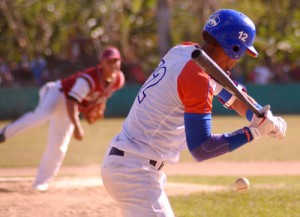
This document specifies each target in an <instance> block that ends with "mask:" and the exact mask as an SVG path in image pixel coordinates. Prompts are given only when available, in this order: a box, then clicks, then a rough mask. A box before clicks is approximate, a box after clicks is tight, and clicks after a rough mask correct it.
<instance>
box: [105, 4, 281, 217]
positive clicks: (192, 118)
mask: <svg viewBox="0 0 300 217" xmlns="http://www.w3.org/2000/svg"><path fill="white" fill-rule="evenodd" d="M255 35H256V30H255V26H254V24H253V22H252V21H251V20H250V19H249V18H248V17H247V16H245V15H244V14H242V13H240V12H238V11H235V10H230V9H224V10H219V11H217V12H215V13H214V14H212V15H211V16H210V18H209V20H208V21H207V23H206V24H205V27H204V29H203V36H204V44H203V46H201V48H202V49H203V50H204V51H205V52H206V53H207V54H208V55H209V56H210V57H211V58H212V59H213V60H214V61H215V62H216V63H217V64H218V65H219V66H220V67H221V68H222V69H223V70H225V71H227V70H230V69H232V68H233V67H234V66H235V64H236V63H237V61H238V60H239V59H240V58H241V57H242V56H243V55H244V54H245V53H247V54H249V55H250V56H252V57H256V56H257V55H258V53H257V51H256V50H255V48H254V47H253V42H254V40H255ZM198 47H199V45H198V44H196V43H184V44H181V45H177V46H175V47H174V48H172V49H171V50H170V51H169V52H168V53H167V54H166V55H165V56H164V57H163V58H162V60H161V61H160V63H159V64H158V66H157V68H156V69H155V71H154V72H153V74H152V75H151V76H150V77H149V78H148V80H147V81H146V82H145V84H144V85H143V86H142V88H141V89H140V91H139V93H138V95H137V97H136V99H135V101H134V103H133V106H132V108H131V110H130V112H129V114H128V117H127V118H126V120H125V122H124V124H123V129H122V131H121V132H120V133H119V134H118V135H117V136H116V137H115V138H114V139H113V140H112V142H111V144H110V146H109V148H108V151H107V153H106V156H105V158H104V160H103V163H102V169H101V171H102V179H103V183H104V186H105V188H106V190H107V192H108V193H109V195H110V196H111V197H112V198H113V199H114V200H115V201H116V203H117V205H118V207H119V208H120V209H121V212H122V214H123V216H126V217H134V216H136V217H138V216H144V217H146V216H147V217H149V216H160V217H162V216H167V217H172V216H174V214H173V211H172V208H171V206H170V203H169V201H168V198H167V196H166V194H165V192H164V190H163V188H164V185H165V181H166V177H165V174H164V173H163V172H162V170H161V169H162V167H163V165H164V164H165V163H175V162H177V161H178V160H179V156H180V153H181V151H182V150H184V149H186V148H188V150H189V151H190V153H191V155H192V156H193V157H194V158H195V159H196V160H197V161H199V162H200V161H204V160H207V159H210V158H214V157H217V156H219V155H222V154H225V153H228V152H231V151H234V150H235V149H237V148H239V147H241V146H242V145H245V144H247V143H249V142H251V141H253V140H255V139H259V138H260V137H262V136H265V135H268V134H270V135H271V136H274V137H276V138H278V139H280V138H283V137H284V136H285V131H286V123H285V121H284V120H283V119H282V118H280V117H274V116H273V115H272V113H271V111H270V110H269V107H268V106H265V107H263V108H261V111H262V112H264V117H263V118H258V117H256V116H255V115H253V113H252V112H251V111H250V110H248V109H247V108H246V107H245V105H244V104H242V103H241V102H240V101H239V100H236V98H235V97H234V96H232V95H231V94H230V93H229V92H227V91H226V90H225V89H224V88H223V87H222V86H221V85H220V84H218V83H217V82H216V81H214V80H213V79H212V78H211V77H209V75H208V74H207V73H206V72H205V71H204V70H203V69H201V68H200V67H198V65H197V64H196V63H195V62H194V61H192V60H191V53H192V52H193V51H194V50H195V49H196V48H198ZM214 95H216V96H218V97H220V98H221V99H222V101H224V102H225V104H226V106H230V107H231V108H232V109H234V110H236V111H237V112H238V113H239V114H240V115H241V116H244V117H247V118H248V120H249V121H250V124H249V125H248V126H245V127H241V128H240V129H238V130H236V131H234V132H230V133H224V134H212V129H211V128H212V126H211V122H212V114H211V112H212V100H213V96H214ZM257 106H259V105H257ZM224 124H226V123H224ZM228 124H230V123H228Z"/></svg>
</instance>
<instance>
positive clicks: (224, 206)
mask: <svg viewBox="0 0 300 217" xmlns="http://www.w3.org/2000/svg"><path fill="white" fill-rule="evenodd" d="M169 199H170V203H171V206H172V208H173V210H174V212H175V215H176V216H177V217H199V216H201V217H216V216H222V217H253V216H255V217H270V216H272V217H283V216H284V217H298V216H299V213H300V188H299V187H298V188H280V189H253V190H249V191H248V192H245V193H238V192H235V191H220V192H211V193H198V194H192V195H188V196H177V197H170V198H169Z"/></svg>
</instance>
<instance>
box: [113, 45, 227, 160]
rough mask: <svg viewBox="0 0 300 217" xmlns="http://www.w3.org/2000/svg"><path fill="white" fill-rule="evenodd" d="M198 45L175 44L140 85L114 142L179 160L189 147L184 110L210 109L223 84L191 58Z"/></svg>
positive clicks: (141, 152) (152, 156) (145, 153)
mask: <svg viewBox="0 0 300 217" xmlns="http://www.w3.org/2000/svg"><path fill="white" fill-rule="evenodd" d="M196 46H198V45H197V44H195V43H186V44H182V45H178V46H176V47H174V48H172V49H171V50H170V51H169V52H168V53H167V55H165V56H164V57H163V59H162V60H161V62H160V64H159V65H158V67H157V68H156V70H155V71H154V72H153V73H152V75H151V76H150V77H149V78H148V80H147V81H146V82H145V84H144V85H143V87H142V88H141V89H140V91H139V93H138V95H137V97H136V99H135V101H134V103H133V106H132V108H131V110H130V112H129V114H128V116H127V118H126V120H125V122H124V124H123V129H122V131H121V132H120V133H119V134H118V135H117V136H116V137H115V138H114V139H113V141H112V144H111V145H112V146H115V147H117V148H119V149H121V150H124V151H126V152H131V153H135V154H138V155H142V156H144V157H147V158H149V159H153V160H159V161H167V162H177V161H178V160H179V156H180V152H181V151H182V150H183V149H185V148H187V144H186V139H185V128H184V112H190V113H202V114H204V113H211V109H212V98H213V95H214V94H218V93H219V92H220V91H221V89H222V86H220V85H219V84H217V83H216V82H215V81H214V80H212V79H211V78H210V77H209V76H208V75H207V74H206V73H205V72H204V71H203V70H202V69H201V68H200V67H199V66H197V65H196V63H194V62H193V61H192V60H191V53H192V51H193V50H194V49H195V48H196Z"/></svg>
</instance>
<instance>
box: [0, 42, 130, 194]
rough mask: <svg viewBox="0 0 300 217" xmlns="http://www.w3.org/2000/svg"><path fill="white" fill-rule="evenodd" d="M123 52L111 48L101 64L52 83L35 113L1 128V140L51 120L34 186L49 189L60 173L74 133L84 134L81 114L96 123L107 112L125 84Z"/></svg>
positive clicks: (30, 113)
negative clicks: (115, 93)
mask: <svg viewBox="0 0 300 217" xmlns="http://www.w3.org/2000/svg"><path fill="white" fill-rule="evenodd" d="M120 68H121V55H120V52H119V50H118V49H117V48H115V47H107V48H106V49H104V50H103V52H102V54H101V56H100V64H99V65H97V66H95V67H91V68H89V69H87V70H85V71H83V72H78V73H76V74H74V75H72V76H70V77H67V78H65V79H62V80H58V81H56V82H48V83H47V84H45V85H44V86H43V87H42V88H41V90H40V91H39V96H40V101H39V104H38V106H37V108H36V109H35V110H34V111H33V112H29V113H26V114H24V115H23V116H21V117H20V118H19V119H17V120H16V121H14V122H12V123H10V124H8V125H7V126H5V127H4V128H3V129H2V130H0V132H1V135H0V142H4V141H5V140H7V139H9V138H11V137H13V136H15V135H17V134H19V133H22V132H25V131H27V130H29V129H32V128H35V127H38V126H40V125H42V124H45V123H47V122H49V132H48V140H47V146H46V151H45V152H44V155H43V158H42V160H41V162H40V165H39V168H38V171H37V176H36V179H35V182H34V184H33V188H34V189H37V190H40V191H45V190H47V189H48V183H49V181H50V180H51V179H52V178H53V177H54V176H56V175H57V173H58V171H59V169H60V167H61V164H62V162H63V159H64V157H65V155H66V152H67V149H68V146H69V143H70V139H71V137H72V135H73V136H74V138H75V139H77V140H82V138H83V136H84V132H83V129H82V127H81V123H80V119H79V114H80V113H82V114H83V116H84V117H85V118H86V119H87V121H88V122H89V123H90V124H92V123H94V122H95V121H96V120H98V119H101V118H102V117H103V115H104V111H105V107H106V106H105V105H106V100H107V98H108V97H110V96H111V95H112V94H113V92H115V91H116V90H119V89H120V88H121V87H122V86H123V85H124V75H123V73H122V72H121V71H120Z"/></svg>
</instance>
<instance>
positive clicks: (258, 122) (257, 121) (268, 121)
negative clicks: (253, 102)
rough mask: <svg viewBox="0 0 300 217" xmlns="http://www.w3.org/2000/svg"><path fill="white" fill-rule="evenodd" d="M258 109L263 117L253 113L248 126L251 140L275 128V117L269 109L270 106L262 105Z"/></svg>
mask: <svg viewBox="0 0 300 217" xmlns="http://www.w3.org/2000/svg"><path fill="white" fill-rule="evenodd" d="M259 111H260V113H261V114H264V115H263V117H257V116H256V115H253V117H252V120H251V122H250V124H249V126H248V127H249V129H250V131H251V134H252V136H253V140H255V139H259V138H260V137H262V136H265V135H268V134H269V133H270V132H272V131H273V130H274V129H275V122H276V119H275V118H274V116H273V114H272V112H271V111H270V106H269V105H267V106H264V107H263V108H261V109H260V110H259Z"/></svg>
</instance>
